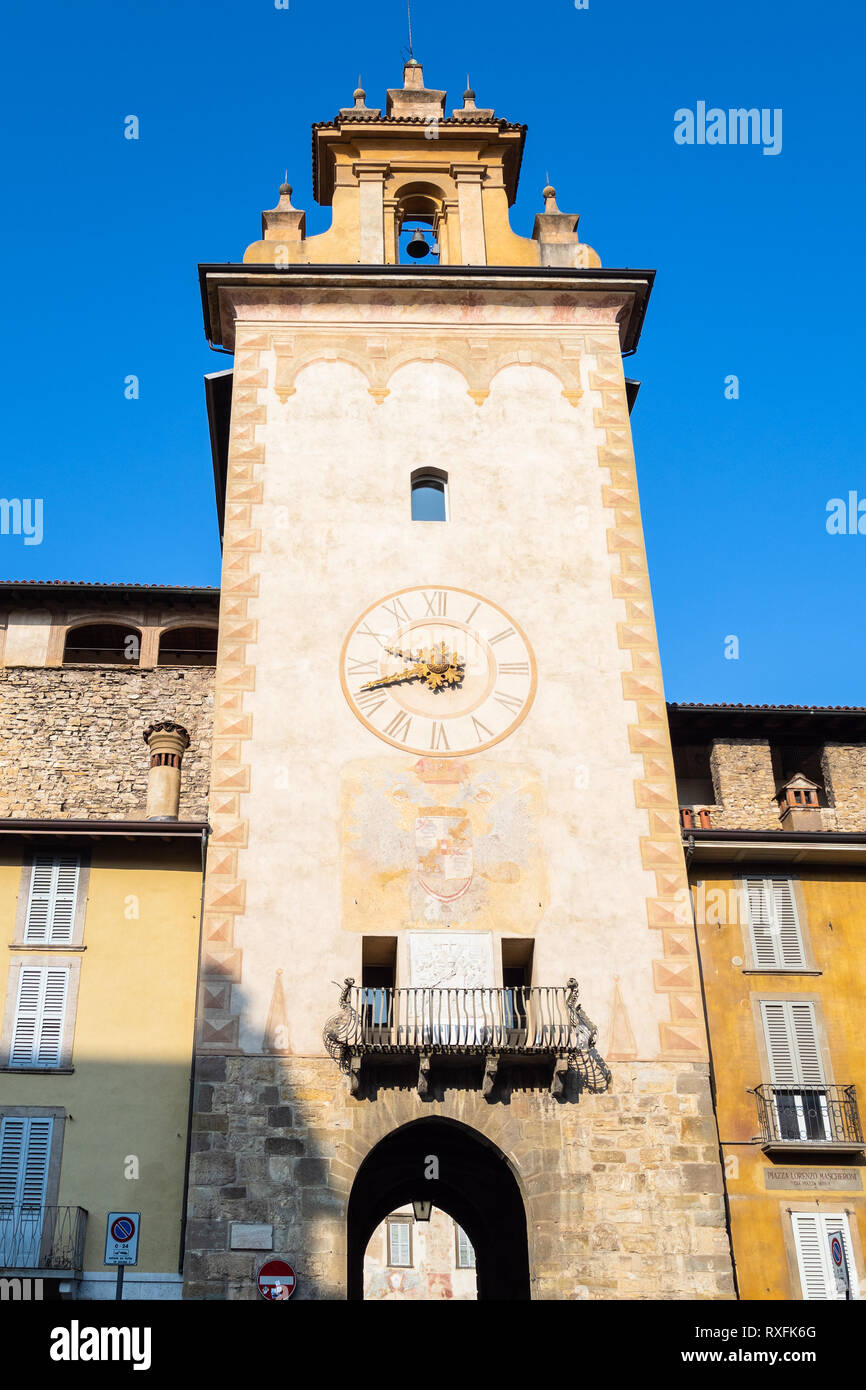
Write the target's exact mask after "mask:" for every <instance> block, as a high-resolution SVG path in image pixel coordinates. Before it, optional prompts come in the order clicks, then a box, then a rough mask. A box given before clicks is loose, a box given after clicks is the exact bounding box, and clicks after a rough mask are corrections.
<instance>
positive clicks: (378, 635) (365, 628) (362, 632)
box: [358, 623, 386, 647]
mask: <svg viewBox="0 0 866 1390" xmlns="http://www.w3.org/2000/svg"><path fill="white" fill-rule="evenodd" d="M385 635H386V634H385V633H384V632H374V631H373V629H372V628H371V626H370V624H369V623H362V624H361V626H360V627H359V628H358V636H359V637H372V638H374V639H375V641H376V642H378V644H379V646H380V647H381V645H382V638H383V637H384V636H385Z"/></svg>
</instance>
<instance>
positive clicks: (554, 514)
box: [185, 63, 733, 1299]
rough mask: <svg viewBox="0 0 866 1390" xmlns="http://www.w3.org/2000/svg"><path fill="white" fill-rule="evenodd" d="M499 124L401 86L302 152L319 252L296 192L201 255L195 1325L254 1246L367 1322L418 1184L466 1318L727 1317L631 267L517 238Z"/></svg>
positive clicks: (587, 251) (190, 1285)
mask: <svg viewBox="0 0 866 1390" xmlns="http://www.w3.org/2000/svg"><path fill="white" fill-rule="evenodd" d="M524 138H525V128H524V127H523V126H520V125H514V124H511V123H509V122H506V121H504V120H502V119H500V118H498V117H496V116H495V114H494V112H493V111H491V110H489V109H479V108H478V107H477V106H476V103H475V98H474V94H472V93H471V92H470V93H467V94H466V95H465V96H464V104H463V106H462V107H461V108H458V109H457V110H454V111H453V112H452V114H451V115H450V116H446V114H445V93H444V92H440V91H434V90H431V89H427V88H426V87H425V86H424V82H423V76H422V71H421V68H420V66H419V65H418V64H416V63H410V64H408V65H407V67H406V70H405V73H404V85H403V87H402V88H398V89H395V90H393V91H391V92H389V93H388V98H387V106H386V108H385V109H384V110H380V109H375V110H374V109H371V108H369V107H367V105H366V96H365V94H364V93H363V92H362V91H360V90H359V91H358V92H356V94H355V104H354V105H353V106H351V107H347V108H345V109H344V110H342V111H340V113H339V114H338V116H337V118H336V119H335V120H334V121H332V122H328V123H324V124H319V125H316V126H315V127H314V162H315V170H314V173H315V179H314V191H315V194H316V197H317V199H318V200H319V202H321V203H325V204H330V205H332V207H333V224H332V227H331V229H330V230H329V231H327V232H325V233H324V234H322V235H320V236H315V237H310V238H307V237H306V235H305V221H304V214H303V213H302V212H300V211H298V210H296V209H294V208H293V207H292V205H291V190H290V189H289V187H288V185H285V186H284V187H283V189H282V190H281V194H280V201H279V204H278V206H277V207H276V208H275V209H273V210H272V211H269V212H266V213H265V214H263V237H262V240H260V241H258V242H256V243H254V244H253V245H252V246H251V247H250V248H249V249H248V251H247V253H246V255H245V257H244V261H243V263H242V264H237V265H228V266H207V265H206V266H202V267H201V277H202V289H203V300H204V303H205V306H206V318H207V324H206V327H207V333H208V337H209V339H210V340H211V341H212V342H213V343H216V344H219V345H221V346H223V347H224V348H226V349H228V350H229V351H231V352H233V353H234V355H235V356H234V372H233V377H226V376H223V377H222V378H221V379H220V381H219V382H212V384H211V389H210V390H209V401H210V405H211V426H212V438H213V439H214V442H215V457H216V462H217V464H218V473H219V470H220V469H222V473H223V474H224V482H223V484H222V486H223V487H224V511H225V536H224V542H225V544H224V564H223V579H222V608H221V617H220V624H221V627H220V648H219V659H218V667H217V677H216V696H215V700H216V705H215V728H214V755H213V777H212V788H211V807H210V820H211V825H212V836H211V843H210V850H209V858H208V868H207V880H206V915H205V923H204V931H203V952H202V974H201V984H200V997H199V1021H198V1057H197V1076H198V1085H197V1091H196V1096H197V1099H196V1110H195V1116H194V1135H193V1150H194V1152H193V1157H192V1168H191V1173H190V1189H189V1212H188V1224H187V1240H186V1248H187V1257H186V1284H185V1292H186V1296H188V1297H191V1298H216V1299H223V1298H230V1299H235V1298H254V1297H256V1296H257V1295H256V1284H255V1275H256V1270H257V1268H258V1266H259V1265H260V1264H261V1263H262V1261H263V1260H265V1259H267V1258H270V1257H274V1258H276V1257H280V1258H283V1259H285V1260H287V1261H288V1262H289V1263H290V1264H291V1265H292V1267H293V1268H294V1269H295V1271H296V1274H297V1291H296V1294H295V1296H296V1297H299V1298H317V1299H343V1298H346V1297H349V1298H358V1297H361V1296H362V1278H363V1276H362V1273H361V1272H360V1271H361V1270H362V1267H363V1256H364V1248H365V1246H366V1242H367V1239H368V1238H369V1236H370V1234H372V1232H373V1230H374V1228H375V1227H376V1226H377V1224H378V1223H379V1222H381V1220H382V1219H383V1218H384V1217H385V1216H386V1215H387V1214H388V1212H389V1211H391V1210H395V1209H397V1208H398V1207H400V1206H402V1205H404V1204H405V1203H407V1202H409V1201H413V1200H416V1199H424V1198H429V1199H431V1200H433V1201H434V1202H435V1204H436V1205H437V1206H439V1207H441V1208H443V1209H444V1210H446V1211H447V1212H448V1213H449V1214H450V1215H451V1216H453V1218H454V1220H455V1221H457V1222H459V1224H460V1225H461V1227H462V1228H463V1229H464V1230H465V1231H466V1232H467V1234H468V1235H469V1237H470V1239H471V1240H472V1243H473V1245H474V1247H475V1250H476V1256H477V1261H478V1289H479V1296H480V1297H484V1298H497V1297H500V1298H505V1297H520V1298H523V1297H533V1298H541V1299H574V1298H594V1299H598V1298H633V1297H646V1298H693V1297H703V1298H719V1297H730V1296H731V1295H732V1291H733V1290H732V1275H731V1264H730V1253H729V1244H728V1238H727V1232H726V1225H725V1212H724V1202H723V1185H722V1173H721V1168H720V1163H719V1148H718V1137H717V1132H716V1127H715V1121H714V1118H713V1111H712V1103H711V1095H710V1085H709V1075H708V1062H707V1049H706V1037H705V1028H704V1021H703V1011H702V1006H701V996H700V982H699V977H698V967H697V960H696V954H695V944H694V934H693V928H692V924H691V918H690V915H689V914H688V911H687V906H686V905H687V897H686V882H685V871H684V864H683V855H682V846H681V836H680V828H679V819H678V810H677V794H676V788H675V784H674V775H673V765H672V758H671V750H670V741H669V734H668V728H667V721H666V712H665V705H664V695H663V690H662V679H661V671H660V663H659V653H658V647H657V642H656V635H655V629H654V625H653V613H652V603H651V597H650V586H649V577H648V574H647V565H646V558H645V553H644V546H643V537H642V530H641V520H640V510H639V503H638V494H637V483H636V478H635V464H634V456H633V452H632V443H631V433H630V424H629V409H628V392H627V387H626V382H625V380H624V376H623V367H622V354H623V352H624V351H626V350H630V349H633V348H634V347H635V346H636V344H637V341H638V337H639V334H640V328H641V323H642V319H643V315H644V311H645V307H646V302H647V298H648V294H649V290H650V287H651V282H652V273H651V272H645V271H620V270H610V269H602V268H601V265H600V261H599V257H598V256H597V254H596V253H595V252H594V251H593V250H592V249H591V248H590V247H588V246H586V245H585V244H583V243H582V242H581V241H580V240H579V238H578V234H577V217H575V216H569V215H566V214H563V213H561V212H560V211H559V209H558V208H557V206H556V196H555V193H554V191H553V190H552V189H547V190H545V210H544V212H543V213H541V214H539V216H538V217H537V218H536V222H535V227H534V231H533V235H532V237H529V238H526V237H521V236H518V235H517V234H516V233H514V232H513V231H512V230H511V227H510V225H509V212H508V209H509V206H510V205H511V204H513V202H514V199H515V196H516V188H517V180H518V176H519V170H520V159H521V153H522V149H523V142H524ZM409 222H419V223H421V224H423V225H425V226H426V227H427V228H429V232H430V234H432V237H434V238H435V240H436V243H437V245H438V249H439V263H438V265H428V264H422V263H420V262H419V264H418V265H408V264H404V263H402V261H401V251H400V248H401V244H403V241H404V231H403V229H404V227H405V225H406V224H407V223H409ZM419 481H420V484H421V485H422V487H427V488H432V490H434V491H435V490H436V489H437V488H438V490H439V492H440V493H441V497H442V508H443V510H442V517H443V518H444V519H441V520H416V519H413V510H412V500H413V485H414V486H417V485H418V483H419ZM446 496H447V503H446V500H445V499H446ZM416 514H417V513H416ZM344 982H345V983H344ZM578 988H579V1000H578ZM584 1010H585V1011H586V1012H585V1013H584V1012H583V1011H584ZM591 1019H592V1020H594V1021H595V1022H594V1024H592V1023H591V1022H590V1020H591ZM503 1271H506V1273H503Z"/></svg>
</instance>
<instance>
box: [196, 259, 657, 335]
mask: <svg viewBox="0 0 866 1390" xmlns="http://www.w3.org/2000/svg"><path fill="white" fill-rule="evenodd" d="M198 271H199V285H200V288H201V296H202V312H203V315H204V327H205V333H206V335H207V338H208V341H209V342H210V343H211V344H212V345H213V346H215V347H222V348H224V349H227V350H228V351H229V352H231V351H232V350H233V347H234V320H233V317H232V318H231V321H230V320H229V314H228V301H229V299H230V297H231V295H232V293H233V292H235V291H242V290H247V289H258V290H262V289H265V288H266V287H267V288H268V289H270V288H271V287H273V288H274V289H277V290H287V289H288V288H289V287H291V289H292V291H301V290H304V291H316V290H319V289H320V290H325V291H327V292H329V293H331V292H333V291H334V290H335V289H343V288H345V289H347V290H350V291H351V292H352V293H357V292H359V291H361V290H366V291H372V292H374V293H375V292H377V291H378V292H387V293H388V294H391V293H403V292H412V293H414V294H419V293H420V294H422V295H430V296H431V297H436V296H439V295H441V294H442V293H443V292H446V291H458V292H459V291H463V292H464V293H472V294H474V295H491V296H492V295H495V294H497V293H502V291H507V292H508V294H509V295H513V294H521V293H542V294H544V295H551V296H557V295H563V294H566V295H567V294H571V295H579V296H581V297H583V296H590V297H592V296H600V295H604V296H611V295H618V296H621V297H622V299H623V305H622V312H621V314H620V315H619V320H618V321H619V332H620V345H621V349H622V352H623V353H624V354H628V355H630V354H631V353H633V352H634V351H635V350H636V349H637V345H638V342H639V340H640V334H641V329H642V327H643V321H644V317H645V315H646V308H647V304H648V301H649V296H650V291H651V289H652V284H653V280H654V278H655V271H654V270H631V269H628V270H616V269H613V268H601V267H596V268H594V269H572V268H565V269H561V268H559V267H548V266H540V267H538V268H534V267H529V268H527V267H525V266H466V265H461V266H424V267H421V266H412V267H407V266H403V265H375V266H370V265H317V266H314V267H313V266H309V265H287V266H273V265H264V264H256V263H249V262H247V263H243V264H238V263H231V262H227V263H223V264H219V263H217V264H209V263H204V264H201V265H199V268H198Z"/></svg>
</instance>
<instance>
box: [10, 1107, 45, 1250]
mask: <svg viewBox="0 0 866 1390" xmlns="http://www.w3.org/2000/svg"><path fill="white" fill-rule="evenodd" d="M53 1124H54V1121H53V1120H51V1119H36V1118H31V1117H27V1116H17V1115H5V1116H3V1118H2V1120H0V1268H3V1267H4V1266H5V1267H6V1268H14V1267H17V1266H22V1267H25V1268H35V1267H37V1266H39V1265H40V1263H41V1261H40V1258H39V1251H40V1244H41V1237H42V1216H43V1207H44V1204H45V1189H46V1186H47V1183H48V1160H49V1158H50V1155H51V1130H52V1126H53Z"/></svg>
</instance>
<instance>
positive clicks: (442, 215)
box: [394, 183, 448, 265]
mask: <svg viewBox="0 0 866 1390" xmlns="http://www.w3.org/2000/svg"><path fill="white" fill-rule="evenodd" d="M446 218H447V214H446V211H445V196H444V193H443V191H442V189H441V188H438V187H437V186H436V185H435V184H427V183H415V184H409V185H407V186H406V187H405V188H403V189H401V190H400V193H399V194H398V196H397V198H396V200H395V202H394V246H395V251H396V256H395V259H396V260H397V261H398V262H399V263H400V264H401V265H411V264H412V263H413V262H417V261H423V262H424V264H426V265H437V264H445V263H446V262H447V260H448V256H447V253H446V250H445V248H444V246H443V237H444V238H445V240H446V241H447V234H446ZM419 234H420V235H421V236H423V238H424V240H425V241H426V242H427V245H428V247H429V250H428V252H427V253H425V254H423V255H420V256H419V255H418V254H417V252H414V253H413V252H412V251H410V250H409V249H408V248H409V246H410V245H411V243H412V241H413V240H415V239H417V238H418V236H419Z"/></svg>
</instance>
